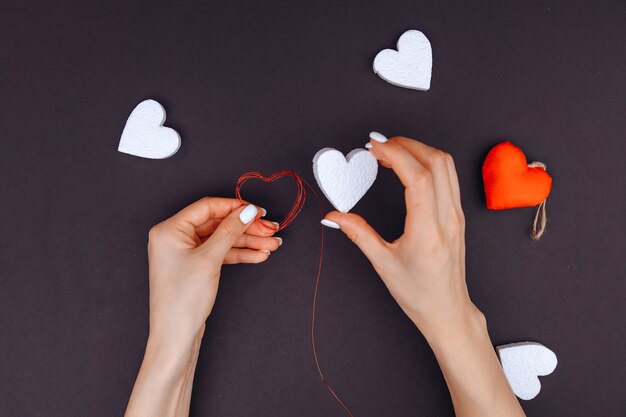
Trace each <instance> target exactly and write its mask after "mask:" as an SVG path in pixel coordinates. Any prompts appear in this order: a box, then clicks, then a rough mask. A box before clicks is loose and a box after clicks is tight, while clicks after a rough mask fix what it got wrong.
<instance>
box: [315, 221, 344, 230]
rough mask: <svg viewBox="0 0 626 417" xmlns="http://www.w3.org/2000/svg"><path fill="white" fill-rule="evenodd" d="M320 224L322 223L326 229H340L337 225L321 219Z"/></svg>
mask: <svg viewBox="0 0 626 417" xmlns="http://www.w3.org/2000/svg"><path fill="white" fill-rule="evenodd" d="M320 223H322V224H323V225H324V226H326V227H330V228H331V229H341V227H339V225H338V224H337V223H335V222H333V221H330V220H328V219H322V221H321V222H320Z"/></svg>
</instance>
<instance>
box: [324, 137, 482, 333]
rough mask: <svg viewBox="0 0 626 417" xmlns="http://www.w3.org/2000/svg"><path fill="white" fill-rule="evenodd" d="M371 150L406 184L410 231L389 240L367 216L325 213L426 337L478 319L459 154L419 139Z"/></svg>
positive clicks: (399, 140)
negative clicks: (469, 275) (468, 275)
mask: <svg viewBox="0 0 626 417" xmlns="http://www.w3.org/2000/svg"><path fill="white" fill-rule="evenodd" d="M371 144H372V146H371V148H370V152H371V153H372V154H373V155H374V156H375V157H376V158H377V159H378V160H379V162H380V164H381V165H383V166H385V167H387V168H391V169H393V170H394V172H395V173H396V174H397V175H398V177H399V178H400V181H401V182H402V184H403V185H404V186H405V188H406V191H405V200H406V210H407V214H406V220H405V226H404V234H403V235H402V236H400V238H399V239H397V240H395V241H394V242H393V243H389V242H386V241H385V240H383V239H382V238H381V237H380V235H379V234H378V233H377V232H376V231H375V230H374V229H373V228H372V227H371V226H369V225H368V224H367V222H366V221H365V220H364V219H363V218H362V217H360V216H358V215H356V214H351V213H340V212H332V213H329V214H328V215H327V216H326V219H328V220H331V221H333V222H335V223H337V224H338V225H340V227H341V230H342V231H344V232H345V233H346V235H347V236H348V237H349V238H350V239H351V240H352V241H353V242H354V243H356V244H357V245H358V246H359V248H360V249H361V250H362V251H363V253H364V254H365V255H366V256H367V257H368V259H369V260H370V262H371V263H372V265H373V266H374V269H376V271H377V272H378V274H379V275H380V276H381V278H382V279H383V281H384V282H385V284H386V285H387V288H388V289H389V292H390V293H391V295H392V296H393V297H394V298H395V299H396V301H397V302H398V304H399V305H400V307H401V308H402V310H404V312H405V313H406V314H407V316H409V318H410V319H411V320H412V321H413V322H414V323H415V324H416V325H417V327H418V328H419V329H420V330H421V331H422V332H424V333H425V334H426V335H428V333H429V332H430V330H432V329H435V328H437V327H438V326H439V325H440V324H441V323H442V322H449V321H450V320H455V319H458V318H461V319H462V318H464V317H465V316H466V315H467V314H476V313H477V311H476V309H475V308H474V306H473V305H472V303H471V301H470V298H469V295H468V293H467V287H466V284H465V239H464V232H465V218H464V216H463V210H462V208H461V197H460V191H459V181H458V178H457V174H456V170H455V167H454V162H453V160H452V157H451V156H450V155H449V154H447V153H444V152H442V151H440V150H437V149H434V148H431V147H430V146H427V145H424V144H423V143H421V142H417V141H415V140H411V139H407V138H402V137H396V138H392V139H391V140H389V141H387V142H383V143H381V142H377V141H375V140H373V141H372V142H371Z"/></svg>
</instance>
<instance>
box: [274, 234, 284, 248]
mask: <svg viewBox="0 0 626 417" xmlns="http://www.w3.org/2000/svg"><path fill="white" fill-rule="evenodd" d="M274 237H275V238H276V240H278V246H280V245H282V244H283V238H282V237H278V236H274Z"/></svg>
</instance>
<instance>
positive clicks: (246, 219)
mask: <svg viewBox="0 0 626 417" xmlns="http://www.w3.org/2000/svg"><path fill="white" fill-rule="evenodd" d="M258 212H259V210H258V209H257V208H256V206H255V205H254V204H248V205H247V206H246V208H244V209H243V210H241V213H239V220H241V223H243V224H248V223H250V222H251V221H252V219H254V218H255V217H256V214H257V213H258Z"/></svg>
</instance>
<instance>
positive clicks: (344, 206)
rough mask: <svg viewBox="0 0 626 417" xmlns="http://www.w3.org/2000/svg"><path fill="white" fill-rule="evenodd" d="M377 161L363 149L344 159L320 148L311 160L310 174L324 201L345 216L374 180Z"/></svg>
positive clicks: (376, 171) (330, 149)
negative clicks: (328, 202)
mask: <svg viewBox="0 0 626 417" xmlns="http://www.w3.org/2000/svg"><path fill="white" fill-rule="evenodd" d="M377 173H378V161H377V160H376V158H375V157H374V155H372V154H371V153H370V152H369V151H367V150H365V149H354V150H353V151H351V152H350V153H349V154H348V155H347V156H346V157H344V156H343V154H342V153H341V152H339V151H338V150H336V149H333V148H324V149H322V150H320V151H319V152H318V153H316V154H315V157H314V158H313V174H314V175H315V179H316V180H317V184H318V185H319V187H320V189H321V190H322V192H323V193H324V195H325V196H326V198H328V201H330V203H331V204H332V205H333V206H334V207H335V208H336V209H337V210H339V211H341V212H344V213H347V212H348V211H350V209H351V208H352V207H354V205H355V204H356V203H358V202H359V200H360V199H361V198H362V197H363V196H364V195H365V193H366V192H367V190H369V188H370V187H371V186H372V184H373V183H374V180H376V174H377Z"/></svg>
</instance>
